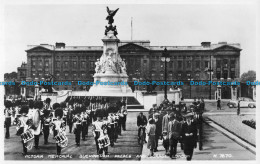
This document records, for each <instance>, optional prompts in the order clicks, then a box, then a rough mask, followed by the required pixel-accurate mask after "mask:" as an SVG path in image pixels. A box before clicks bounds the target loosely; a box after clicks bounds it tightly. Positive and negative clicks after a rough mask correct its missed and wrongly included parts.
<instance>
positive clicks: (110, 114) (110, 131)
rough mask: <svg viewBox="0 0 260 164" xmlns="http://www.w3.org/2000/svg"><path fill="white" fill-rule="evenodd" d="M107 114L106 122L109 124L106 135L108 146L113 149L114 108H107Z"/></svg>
mask: <svg viewBox="0 0 260 164" xmlns="http://www.w3.org/2000/svg"><path fill="white" fill-rule="evenodd" d="M107 112H108V118H107V119H108V122H109V126H108V129H107V133H108V137H109V140H110V145H111V146H112V147H113V146H114V142H115V120H114V116H113V115H114V114H113V113H114V108H113V107H108V109H107Z"/></svg>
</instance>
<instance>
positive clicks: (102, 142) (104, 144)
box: [98, 135, 110, 148]
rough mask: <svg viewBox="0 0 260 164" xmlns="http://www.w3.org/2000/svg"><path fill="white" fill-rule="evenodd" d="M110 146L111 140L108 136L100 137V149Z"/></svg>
mask: <svg viewBox="0 0 260 164" xmlns="http://www.w3.org/2000/svg"><path fill="white" fill-rule="evenodd" d="M109 145H110V140H109V137H108V135H105V136H102V137H99V139H98V146H99V148H104V147H108V146H109Z"/></svg>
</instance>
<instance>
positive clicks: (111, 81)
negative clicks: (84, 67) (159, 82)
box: [89, 30, 132, 94]
mask: <svg viewBox="0 0 260 164" xmlns="http://www.w3.org/2000/svg"><path fill="white" fill-rule="evenodd" d="M102 41H103V54H102V56H101V58H100V59H98V60H97V62H96V63H95V64H96V68H95V72H96V73H95V74H94V76H93V77H94V85H93V86H92V87H91V88H90V90H89V92H90V93H93V94H99V93H106V92H111V93H125V94H127V93H132V90H131V88H130V87H129V85H128V84H127V81H128V75H127V74H126V64H125V61H124V60H122V59H121V57H120V55H119V53H118V42H119V39H118V38H117V37H116V36H115V31H112V30H110V31H108V32H107V34H106V35H105V37H104V38H103V39H102Z"/></svg>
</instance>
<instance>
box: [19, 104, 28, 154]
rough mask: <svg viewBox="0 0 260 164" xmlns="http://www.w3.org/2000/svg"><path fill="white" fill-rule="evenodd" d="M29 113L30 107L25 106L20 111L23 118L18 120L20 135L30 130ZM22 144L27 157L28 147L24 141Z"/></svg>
mask: <svg viewBox="0 0 260 164" xmlns="http://www.w3.org/2000/svg"><path fill="white" fill-rule="evenodd" d="M28 112H29V108H28V106H25V105H23V106H22V107H21V110H20V114H21V117H20V118H19V120H18V131H20V134H22V133H24V132H26V131H27V130H28V128H29V126H28V125H29V121H28V120H29V117H28V116H27V114H28ZM22 144H23V153H22V154H23V155H26V154H27V147H26V143H24V141H23V140H22Z"/></svg>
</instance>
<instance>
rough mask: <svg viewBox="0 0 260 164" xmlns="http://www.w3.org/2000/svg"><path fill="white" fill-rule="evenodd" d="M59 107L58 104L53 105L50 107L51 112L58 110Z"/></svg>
mask: <svg viewBox="0 0 260 164" xmlns="http://www.w3.org/2000/svg"><path fill="white" fill-rule="evenodd" d="M59 107H60V104H59V103H54V104H53V105H52V109H53V110H56V109H57V108H59Z"/></svg>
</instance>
